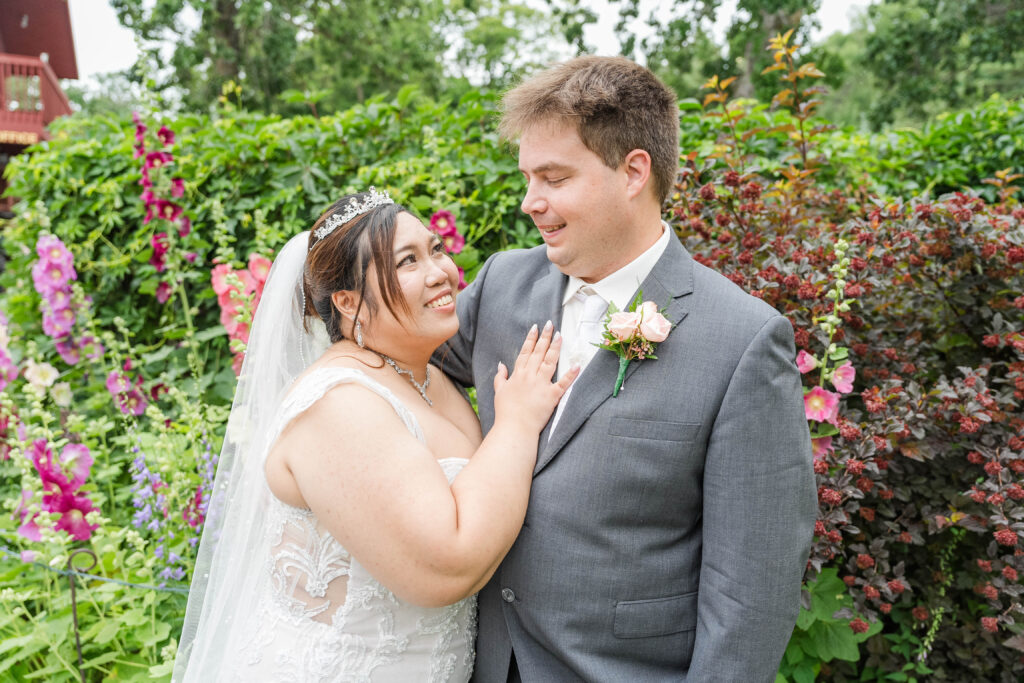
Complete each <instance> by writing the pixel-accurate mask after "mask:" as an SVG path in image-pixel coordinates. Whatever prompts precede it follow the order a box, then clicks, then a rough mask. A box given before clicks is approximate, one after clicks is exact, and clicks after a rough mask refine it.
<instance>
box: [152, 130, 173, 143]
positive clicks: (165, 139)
mask: <svg viewBox="0 0 1024 683" xmlns="http://www.w3.org/2000/svg"><path fill="white" fill-rule="evenodd" d="M156 136H157V137H158V138H160V142H162V143H164V145H168V146H169V145H173V144H174V131H173V130H171V129H170V128H168V127H167V126H160V130H158V131H157V132H156Z"/></svg>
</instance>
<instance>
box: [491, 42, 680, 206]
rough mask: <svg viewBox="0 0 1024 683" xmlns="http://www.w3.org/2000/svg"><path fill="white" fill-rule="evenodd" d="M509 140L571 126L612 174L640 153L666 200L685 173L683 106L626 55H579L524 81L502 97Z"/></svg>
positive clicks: (504, 129) (658, 193)
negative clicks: (534, 130)
mask: <svg viewBox="0 0 1024 683" xmlns="http://www.w3.org/2000/svg"><path fill="white" fill-rule="evenodd" d="M501 111H502V117H501V122H500V123H499V127H498V131H499V133H500V134H501V136H502V137H503V138H505V139H506V140H513V139H515V138H517V137H519V136H520V135H521V134H522V133H523V131H525V130H526V129H527V128H530V127H531V126H534V125H537V124H545V123H550V122H562V123H568V124H569V125H572V126H574V127H575V128H576V132H577V134H578V135H579V136H580V140H582V141H583V144H584V145H585V146H586V147H587V149H589V150H590V151H591V152H593V153H594V154H596V155H597V156H598V157H599V158H600V159H601V161H603V162H604V163H605V165H607V166H608V167H609V168H618V166H619V164H621V163H622V161H623V159H625V158H626V155H627V154H629V153H630V152H631V151H633V150H634V149H642V150H644V151H646V152H647V153H648V154H650V155H651V175H652V176H653V179H654V191H655V195H656V196H657V198H658V199H659V200H660V201H665V199H666V198H667V197H668V195H669V194H670V193H671V192H672V186H673V184H674V183H675V180H676V173H677V172H678V170H679V102H678V100H677V99H676V95H675V93H674V92H672V89H671V88H669V87H668V86H667V85H665V84H664V83H662V82H661V81H660V80H658V77H657V76H655V75H654V74H653V73H651V72H650V70H648V69H646V68H644V67H642V66H640V65H639V64H636V63H635V62H631V61H630V60H628V59H626V58H625V57H594V56H589V57H577V58H576V59H570V60H569V61H567V62H562V63H561V64H556V65H554V66H552V67H551V68H549V69H546V70H544V71H542V72H540V73H538V74H536V75H534V76H531V77H530V78H528V79H526V80H525V81H523V82H522V83H520V84H519V85H518V86H516V87H515V88H513V89H512V90H510V91H508V92H507V93H505V96H504V97H503V98H502V106H501Z"/></svg>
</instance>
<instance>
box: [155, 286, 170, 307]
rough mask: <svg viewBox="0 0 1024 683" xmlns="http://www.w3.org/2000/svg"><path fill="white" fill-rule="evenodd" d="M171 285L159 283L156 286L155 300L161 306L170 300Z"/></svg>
mask: <svg viewBox="0 0 1024 683" xmlns="http://www.w3.org/2000/svg"><path fill="white" fill-rule="evenodd" d="M171 291H172V290H171V285H170V284H168V283H167V282H161V283H160V284H158V285H157V286H156V300H157V301H159V302H160V303H162V304H165V303H167V300H168V299H170V298H171Z"/></svg>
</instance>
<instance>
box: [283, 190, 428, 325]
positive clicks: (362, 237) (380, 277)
mask: <svg viewBox="0 0 1024 683" xmlns="http://www.w3.org/2000/svg"><path fill="white" fill-rule="evenodd" d="M368 197H369V193H367V192H360V193H358V194H351V195H345V196H344V197H342V198H341V199H339V200H338V201H336V202H334V204H332V205H331V207H330V208H329V209H327V211H325V212H324V213H323V215H322V216H320V218H318V219H317V221H316V223H314V224H313V228H312V230H311V231H310V233H309V253H308V254H307V255H306V266H305V268H304V270H303V277H302V286H303V289H304V293H305V295H306V310H305V314H306V316H313V315H315V316H318V317H319V318H320V319H321V320H323V321H324V325H326V326H327V333H328V334H329V335H330V338H331V343H334V342H338V341H341V340H342V339H344V338H345V335H344V333H343V331H342V328H341V321H342V317H341V312H340V311H339V310H338V309H337V307H336V306H335V305H334V302H333V301H332V300H331V295H332V294H334V293H335V292H340V291H343V290H347V291H351V292H357V293H358V294H359V304H358V306H357V308H356V313H355V314H356V317H358V316H359V312H360V311H361V310H362V308H363V304H364V303H365V304H366V308H367V310H368V311H369V313H370V316H371V317H372V316H373V315H376V313H377V311H378V310H379V306H380V304H381V303H383V304H384V306H385V307H386V308H387V309H388V310H389V311H390V312H391V314H392V315H394V316H395V317H398V314H397V313H396V312H395V307H396V304H397V306H398V307H399V308H401V309H402V310H403V311H404V312H405V313H406V314H408V313H409V304H408V302H407V301H406V300H405V297H404V296H403V295H402V290H401V287H400V286H399V284H398V274H397V272H396V270H395V257H394V242H395V221H396V219H397V217H398V214H399V213H401V212H403V211H406V212H407V211H408V210H407V209H406V208H405V207H403V206H402V205H400V204H385V205H383V206H378V207H376V208H374V209H371V210H370V211H367V212H366V213H364V214H360V215H358V216H356V217H355V218H353V219H352V220H350V221H349V222H348V223H345V224H344V225H339V226H338V227H337V228H335V229H334V231H333V232H332V233H331V234H330V235H328V236H327V237H325V238H323V239H322V240H318V239H317V237H316V234H315V232H316V229H317V228H319V227H320V226H321V225H323V223H324V221H326V220H327V218H328V217H329V216H331V215H332V214H334V213H342V212H344V210H345V207H346V206H347V205H348V203H349V202H350V201H351V200H352V199H355V200H356V201H357V202H363V201H365V200H366V199H367V198H368ZM371 263H372V264H373V265H374V267H375V270H376V271H377V289H378V290H379V291H380V296H381V299H383V301H382V302H378V301H376V299H375V298H374V296H373V293H372V292H371V291H370V290H369V289H367V286H366V275H367V272H368V270H369V267H370V264H371ZM303 324H304V325H306V329H307V331H308V330H309V327H308V321H307V320H305V319H304V320H303Z"/></svg>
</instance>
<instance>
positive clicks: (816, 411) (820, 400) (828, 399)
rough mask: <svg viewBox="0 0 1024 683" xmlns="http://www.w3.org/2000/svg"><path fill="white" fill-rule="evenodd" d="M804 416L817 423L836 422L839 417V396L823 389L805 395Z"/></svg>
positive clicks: (819, 388) (817, 388)
mask: <svg viewBox="0 0 1024 683" xmlns="http://www.w3.org/2000/svg"><path fill="white" fill-rule="evenodd" d="M804 414H805V415H806V416H807V419H808V420H814V421H815V422H835V420H836V418H837V417H839V396H838V394H834V393H832V392H831V391H826V390H825V389H822V388H821V387H814V388H813V389H811V390H810V391H809V392H807V393H806V394H804Z"/></svg>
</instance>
